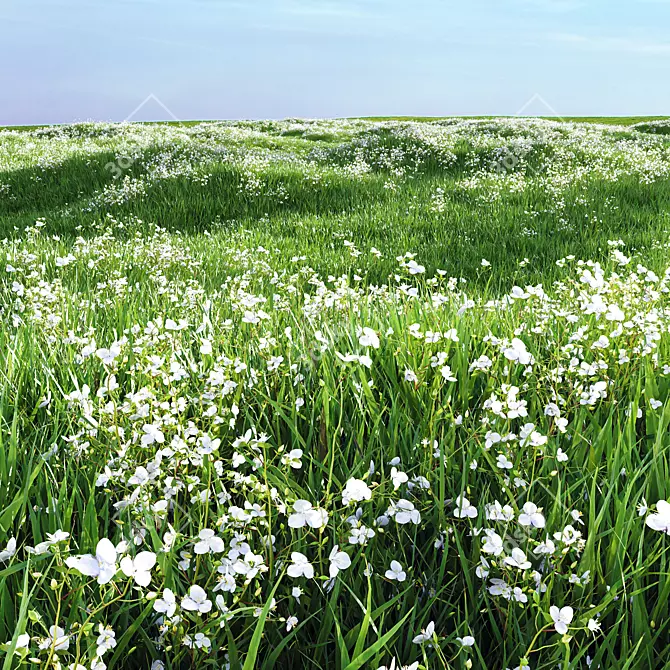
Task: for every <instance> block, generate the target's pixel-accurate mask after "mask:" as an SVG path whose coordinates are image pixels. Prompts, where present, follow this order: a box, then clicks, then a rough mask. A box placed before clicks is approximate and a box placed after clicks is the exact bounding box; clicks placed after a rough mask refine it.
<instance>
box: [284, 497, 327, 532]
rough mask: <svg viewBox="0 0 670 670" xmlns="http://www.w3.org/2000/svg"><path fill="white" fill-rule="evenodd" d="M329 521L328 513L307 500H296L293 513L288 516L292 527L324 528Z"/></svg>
mask: <svg viewBox="0 0 670 670" xmlns="http://www.w3.org/2000/svg"><path fill="white" fill-rule="evenodd" d="M327 523H328V513H327V512H326V511H325V510H323V509H320V508H316V509H315V508H313V507H312V503H310V502H309V501H307V500H296V501H295V503H294V504H293V514H291V516H289V518H288V525H289V526H290V527H291V528H302V527H303V526H309V527H310V528H322V527H323V526H325V525H326V524H327Z"/></svg>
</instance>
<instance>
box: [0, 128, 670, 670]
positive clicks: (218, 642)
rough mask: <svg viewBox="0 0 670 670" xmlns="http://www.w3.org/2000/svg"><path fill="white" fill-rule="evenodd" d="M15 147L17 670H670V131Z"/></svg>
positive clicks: (11, 321) (5, 559)
mask: <svg viewBox="0 0 670 670" xmlns="http://www.w3.org/2000/svg"><path fill="white" fill-rule="evenodd" d="M625 121H626V120H618V123H609V122H605V120H604V119H593V120H589V122H585V121H580V122H573V121H566V122H556V121H552V120H542V119H517V118H501V119H440V120H433V121H431V120H421V121H413V120H398V119H396V120H389V121H377V120H364V119H352V120H333V121H328V120H319V121H301V120H288V121H281V122H279V121H267V122H260V121H257V122H208V123H204V122H203V123H189V124H184V125H174V124H93V123H85V124H76V125H71V126H58V127H44V128H35V129H6V130H4V131H0V237H1V238H3V242H2V245H3V248H2V254H3V268H4V272H3V274H2V279H1V280H0V296H1V302H0V305H2V312H1V318H2V331H1V333H0V338H1V341H0V371H1V374H0V422H1V424H0V643H2V642H6V644H0V649H2V650H3V651H4V654H3V651H0V663H3V664H4V665H3V670H6V669H8V668H11V667H17V666H19V665H20V664H24V665H26V666H33V665H36V664H39V665H40V667H45V668H51V667H62V668H69V667H74V668H77V670H78V669H79V668H80V667H84V668H87V669H89V668H90V670H103V668H105V667H108V668H149V667H151V668H152V669H153V670H160V669H161V668H170V669H172V668H180V669H181V668H208V667H212V668H222V667H226V668H232V669H234V670H239V669H243V670H251V669H252V668H263V669H270V668H291V669H298V668H310V669H319V668H323V669H330V668H335V669H338V670H345V669H346V670H356V669H358V668H373V669H374V670H376V669H377V668H382V667H385V668H391V667H394V668H397V669H398V670H399V669H400V668H402V667H407V668H411V669H412V670H416V669H417V668H425V669H428V668H430V669H431V670H432V669H435V668H459V669H462V668H487V669H490V670H496V669H498V668H501V669H505V668H509V669H510V670H513V669H516V670H529V669H531V670H536V669H540V668H547V669H548V668H557V667H560V668H562V669H563V670H567V669H568V668H586V667H591V668H598V667H599V668H603V669H604V668H617V669H622V670H623V669H633V668H664V667H668V666H670V648H669V647H668V645H667V639H668V634H669V633H670V612H669V605H668V596H669V595H670V554H669V553H668V550H667V545H668V538H667V537H666V534H670V506H669V505H668V504H667V503H665V500H666V499H667V498H668V496H669V495H670V490H669V489H670V472H669V469H670V434H669V433H668V427H669V426H670V401H669V396H670V299H669V298H668V295H669V293H670V271H669V270H667V268H668V265H669V264H668V231H669V230H670V123H669V122H668V121H665V120H662V119H631V120H630V123H626V122H625Z"/></svg>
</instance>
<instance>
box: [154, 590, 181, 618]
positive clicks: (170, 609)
mask: <svg viewBox="0 0 670 670" xmlns="http://www.w3.org/2000/svg"><path fill="white" fill-rule="evenodd" d="M154 610H155V611H156V612H160V613H161V614H165V616H167V618H168V619H171V618H172V617H173V616H174V614H175V612H176V611H177V599H176V597H175V595H174V593H173V592H172V591H171V590H170V589H165V590H164V591H163V597H162V598H158V599H157V600H155V601H154Z"/></svg>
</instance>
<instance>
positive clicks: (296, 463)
mask: <svg viewBox="0 0 670 670" xmlns="http://www.w3.org/2000/svg"><path fill="white" fill-rule="evenodd" d="M296 402H297V401H296ZM302 455H303V451H302V449H291V451H289V452H288V453H287V454H284V455H283V456H282V459H281V462H282V463H283V464H284V465H289V466H290V467H292V468H293V469H294V470H300V468H302V460H301V459H302Z"/></svg>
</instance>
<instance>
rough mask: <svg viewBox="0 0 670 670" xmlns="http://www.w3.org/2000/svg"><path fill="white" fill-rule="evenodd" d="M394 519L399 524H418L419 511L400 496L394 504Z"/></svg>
mask: <svg viewBox="0 0 670 670" xmlns="http://www.w3.org/2000/svg"><path fill="white" fill-rule="evenodd" d="M394 519H395V520H396V523H399V524H400V525H401V526H402V525H405V524H407V523H413V524H418V523H419V522H420V521H421V513H420V512H419V510H418V509H414V505H413V504H412V503H411V502H410V501H409V500H405V499H404V498H401V499H400V500H398V502H397V503H396V504H395V516H394Z"/></svg>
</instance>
